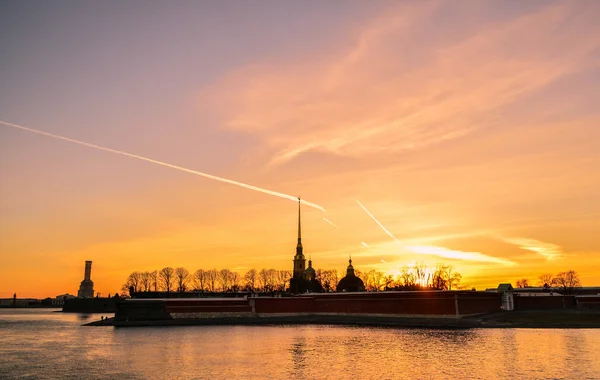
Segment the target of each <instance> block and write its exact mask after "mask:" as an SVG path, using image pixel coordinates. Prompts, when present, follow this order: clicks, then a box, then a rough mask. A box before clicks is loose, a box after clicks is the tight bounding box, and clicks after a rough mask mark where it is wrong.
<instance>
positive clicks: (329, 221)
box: [323, 218, 340, 228]
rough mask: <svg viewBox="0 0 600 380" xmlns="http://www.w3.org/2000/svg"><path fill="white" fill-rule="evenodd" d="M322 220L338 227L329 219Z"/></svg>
mask: <svg viewBox="0 0 600 380" xmlns="http://www.w3.org/2000/svg"><path fill="white" fill-rule="evenodd" d="M323 220H324V221H326V222H327V223H329V224H331V225H332V226H334V227H335V228H340V227H338V225H337V224H335V223H333V222H332V221H331V220H329V219H327V218H323Z"/></svg>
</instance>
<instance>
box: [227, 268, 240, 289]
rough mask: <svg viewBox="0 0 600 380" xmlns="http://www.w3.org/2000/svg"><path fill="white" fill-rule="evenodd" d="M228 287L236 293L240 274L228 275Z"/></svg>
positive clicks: (232, 273) (231, 273)
mask: <svg viewBox="0 0 600 380" xmlns="http://www.w3.org/2000/svg"><path fill="white" fill-rule="evenodd" d="M229 287H230V288H231V290H233V291H234V292H237V291H238V290H239V288H240V274H239V273H238V272H230V273H229Z"/></svg>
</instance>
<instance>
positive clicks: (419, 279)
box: [413, 262, 427, 286]
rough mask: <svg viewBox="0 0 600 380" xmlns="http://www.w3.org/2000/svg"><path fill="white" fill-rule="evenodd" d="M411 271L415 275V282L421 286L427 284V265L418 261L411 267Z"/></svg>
mask: <svg viewBox="0 0 600 380" xmlns="http://www.w3.org/2000/svg"><path fill="white" fill-rule="evenodd" d="M413 273H414V275H415V282H416V283H417V284H419V285H421V286H425V285H426V284H427V265H425V264H424V263H422V262H418V263H417V264H416V265H415V266H414V267H413Z"/></svg>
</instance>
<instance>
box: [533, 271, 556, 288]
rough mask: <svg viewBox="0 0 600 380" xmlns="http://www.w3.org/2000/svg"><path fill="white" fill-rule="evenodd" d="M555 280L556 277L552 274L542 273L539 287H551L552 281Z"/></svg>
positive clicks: (539, 278)
mask: <svg viewBox="0 0 600 380" xmlns="http://www.w3.org/2000/svg"><path fill="white" fill-rule="evenodd" d="M553 279H554V275H553V274H552V273H542V274H540V275H539V276H538V282H537V285H538V286H544V287H547V286H551V285H552V280H553Z"/></svg>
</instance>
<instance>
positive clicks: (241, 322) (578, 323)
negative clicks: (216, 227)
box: [84, 310, 600, 329]
mask: <svg viewBox="0 0 600 380" xmlns="http://www.w3.org/2000/svg"><path fill="white" fill-rule="evenodd" d="M311 324H312V325H346V326H365V327H397V328H433V329H472V328H600V312H597V311H575V310H559V311H554V310H553V311H512V312H499V313H492V314H484V315H478V316H468V317H461V318H454V317H435V318H422V317H406V316H401V317H400V316H389V317H388V316H366V315H358V314H346V315H318V314H314V315H300V314H298V315H286V316H268V317H259V316H240V317H223V318H193V319H192V318H188V319H165V320H146V321H115V319H114V318H107V319H104V320H99V321H94V322H90V323H87V324H85V325H84V326H114V327H168V326H273V325H311Z"/></svg>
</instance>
